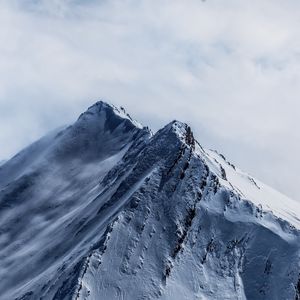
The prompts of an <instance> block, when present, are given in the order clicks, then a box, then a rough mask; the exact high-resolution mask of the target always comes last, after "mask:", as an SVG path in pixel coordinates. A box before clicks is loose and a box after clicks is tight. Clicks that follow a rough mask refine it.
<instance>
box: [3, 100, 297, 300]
mask: <svg viewBox="0 0 300 300" xmlns="http://www.w3.org/2000/svg"><path fill="white" fill-rule="evenodd" d="M299 229H300V205H299V204H298V203H297V202H294V201H292V200H290V199H288V198H287V197H285V196H283V195H281V194H280V193H278V192H276V191H274V190H273V189H271V188H269V187H268V186H266V185H264V184H263V183H261V182H259V181H258V180H256V179H254V178H252V177H251V176H249V175H248V174H246V173H243V172H242V171H240V170H239V169H237V168H236V167H235V166H233V165H232V164H231V163H230V162H228V161H227V160H226V159H225V157H223V156H222V155H221V154H218V153H217V152H216V151H211V150H207V149H203V148H202V147H201V146H200V145H199V144H198V142H197V141H195V139H194V137H193V133H192V131H191V129H190V127H189V126H188V125H186V124H183V123H181V122H178V121H174V122H171V123H170V124H168V125H166V126H165V127H164V128H162V129H161V130H159V131H158V132H157V133H156V134H155V135H152V134H151V132H150V130H149V129H148V128H147V127H143V126H142V125H140V124H139V123H138V122H136V121H134V120H133V119H132V118H131V117H130V116H129V115H128V114H127V113H126V112H125V110H124V109H117V108H115V107H114V106H110V105H108V104H106V103H104V102H97V103H96V104H95V105H93V106H92V107H90V108H89V109H88V110H87V111H86V112H85V113H83V114H82V115H81V116H80V117H79V119H78V120H77V121H76V122H75V123H74V124H73V125H71V126H69V127H67V128H64V129H62V130H59V131H56V132H52V133H50V134H49V135H48V136H46V137H44V138H42V139H41V140H39V141H37V142H36V143H34V144H32V145H31V146H29V147H28V148H26V149H24V150H23V151H22V152H20V153H19V154H18V155H16V156H15V157H13V158H12V159H11V160H9V161H7V162H6V163H5V164H4V165H2V166H0V279H1V280H0V299H3V300H8V299H19V300H21V299H22V300H26V299H49V300H50V299H53V300H54V299H86V300H90V299H92V300H99V299H108V300H110V299H130V300H134V299H165V300H167V299H168V300H171V299H175V300H176V299H178V300H183V299H189V300H190V299H300V295H299V294H300V280H299V278H300V276H299V258H300V234H299Z"/></svg>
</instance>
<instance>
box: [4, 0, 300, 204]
mask: <svg viewBox="0 0 300 300" xmlns="http://www.w3.org/2000/svg"><path fill="white" fill-rule="evenodd" d="M0 5H1V10H0V126H1V131H0V145H4V146H1V147H0V157H1V158H7V157H9V156H11V155H12V154H14V153H15V152H16V151H18V150H19V149H21V148H22V147H23V146H24V145H26V144H28V143H30V142H32V141H33V140H34V139H36V138H38V137H39V136H42V135H43V134H44V133H45V132H47V131H48V130H50V129H53V128H55V127H57V126H60V125H62V124H64V123H69V122H72V121H73V120H74V119H76V117H77V115H78V114H79V113H80V112H81V111H83V110H85V109H86V107H87V106H89V105H90V104H91V103H92V102H93V101H96V100H98V99H99V98H104V99H107V100H109V101H111V102H113V103H115V104H117V105H122V106H125V107H126V108H127V110H128V111H129V112H131V113H132V114H133V115H135V116H136V117H137V118H138V119H140V120H141V121H142V122H144V123H145V124H147V125H148V124H149V125H150V126H152V127H153V128H154V129H158V128H159V127H160V126H162V125H164V124H165V123H166V122H168V121H170V120H172V119H180V120H183V121H186V122H188V123H190V124H191V125H192V127H193V128H194V131H195V132H196V135H197V137H198V139H199V141H200V142H201V143H203V144H204V145H206V146H208V147H212V148H218V149H220V150H221V151H223V152H224V153H225V154H226V155H227V156H228V157H229V158H231V159H232V160H233V161H234V162H236V163H237V164H238V165H240V166H241V167H242V168H244V169H245V170H248V171H249V172H250V173H252V174H253V175H255V176H257V177H259V178H261V179H262V180H264V181H266V182H267V183H269V184H271V185H273V186H276V187H277V188H279V189H280V190H281V191H283V192H285V193H286V194H288V195H291V196H293V197H294V198H297V199H299V200H300V192H299V191H298V188H297V178H299V175H298V170H299V169H300V161H299V159H298V157H297V155H298V153H299V150H300V138H299V133H298V132H297V128H299V125H300V118H299V114H300V113H299V112H300V102H299V100H298V97H299V94H300V72H299V71H300V41H299V34H300V32H299V31H300V30H299V28H300V24H299V23H300V16H299V11H300V10H299V8H300V7H299V6H300V3H299V2H298V1H296V0H287V1H284V3H283V2H282V1H279V0H274V1H269V0H253V1H239V0H229V1H226V3H225V2H222V1H217V0H206V1H199V0H188V1H181V0H172V1H171V0H162V1H155V0H154V1H150V0H148V1H146V0H145V1H137V0H122V1H121V0H112V1H106V0H102V1H101V0H99V1H96V0H90V1H79V0H77V1H74V0H73V1H72V0H69V1H62V0H60V1H37V0H35V1H34V0H27V1H24V0H23V1H18V0H7V1H5V0H4V1H3V0H2V1H1V0H0Z"/></svg>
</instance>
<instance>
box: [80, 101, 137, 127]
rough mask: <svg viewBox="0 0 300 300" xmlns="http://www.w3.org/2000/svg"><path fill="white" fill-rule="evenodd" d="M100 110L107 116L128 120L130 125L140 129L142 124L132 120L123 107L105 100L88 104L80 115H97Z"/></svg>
mask: <svg viewBox="0 0 300 300" xmlns="http://www.w3.org/2000/svg"><path fill="white" fill-rule="evenodd" d="M102 112H105V113H106V115H107V116H109V117H116V118H118V119H124V120H129V121H130V123H131V124H132V125H134V126H135V127H137V128H139V129H142V128H143V125H141V124H140V123H139V122H137V121H136V120H134V119H133V118H132V117H131V116H130V115H129V114H128V113H127V112H126V110H125V109H124V107H120V108H118V107H116V106H115V105H113V104H109V103H107V102H105V101H102V100H100V101H97V102H96V103H95V104H93V105H92V106H90V107H89V108H88V109H87V111H86V112H85V113H83V114H82V115H81V116H80V117H82V116H84V115H87V114H88V115H97V116H99V115H100V114H101V113H102Z"/></svg>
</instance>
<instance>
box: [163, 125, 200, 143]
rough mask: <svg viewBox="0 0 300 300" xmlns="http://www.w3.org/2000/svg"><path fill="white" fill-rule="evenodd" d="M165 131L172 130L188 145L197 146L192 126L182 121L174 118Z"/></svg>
mask: <svg viewBox="0 0 300 300" xmlns="http://www.w3.org/2000/svg"><path fill="white" fill-rule="evenodd" d="M162 130H163V131H171V132H173V133H175V134H176V135H177V137H178V138H179V139H180V140H181V141H182V142H184V143H185V144H186V145H187V146H191V147H192V148H194V147H195V139H194V135H193V132H192V129H191V127H190V126H189V125H188V124H186V123H184V122H181V121H178V120H173V121H172V122H170V123H169V124H167V125H166V126H165V127H164V128H163V129H162Z"/></svg>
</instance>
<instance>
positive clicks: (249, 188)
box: [198, 148, 300, 229]
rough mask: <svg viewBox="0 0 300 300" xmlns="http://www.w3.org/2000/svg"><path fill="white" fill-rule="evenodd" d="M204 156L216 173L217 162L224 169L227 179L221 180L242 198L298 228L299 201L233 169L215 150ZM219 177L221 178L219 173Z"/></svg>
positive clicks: (206, 152) (299, 225)
mask: <svg viewBox="0 0 300 300" xmlns="http://www.w3.org/2000/svg"><path fill="white" fill-rule="evenodd" d="M198 153H200V154H203V151H202V150H201V149H200V148H199V149H198ZM204 157H205V159H206V162H207V163H208V164H209V165H210V167H211V168H212V169H214V170H215V173H216V174H219V172H220V171H219V170H218V169H219V167H218V164H220V165H221V166H222V168H223V169H224V170H225V172H226V176H227V180H228V181H224V180H223V184H224V185H225V186H227V187H228V188H232V187H231V185H232V186H233V187H234V188H235V189H236V190H237V191H240V193H241V197H242V198H244V199H247V200H249V201H251V202H253V203H254V204H255V205H257V206H261V207H262V209H263V210H265V211H272V212H273V213H274V214H275V215H276V216H277V217H279V218H282V219H283V220H286V221H288V222H289V223H290V224H292V225H294V226H295V227H297V228H299V229H300V203H299V202H297V201H295V200H292V199H290V198H288V197H286V196H285V195H283V194H281V193H280V192H278V191H275V190H274V189H272V188H271V187H269V186H267V185H266V184H264V183H262V182H261V181H259V180H258V179H255V178H253V177H252V176H250V175H249V174H247V173H244V172H243V171H241V170H240V169H238V168H236V167H235V169H234V168H233V167H232V166H231V165H230V164H228V163H227V162H226V161H225V160H224V159H223V158H222V156H220V155H219V154H218V153H216V152H215V151H212V150H205V153H204ZM219 177H220V179H221V180H222V178H221V176H220V175H219ZM230 183H231V185H230Z"/></svg>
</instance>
